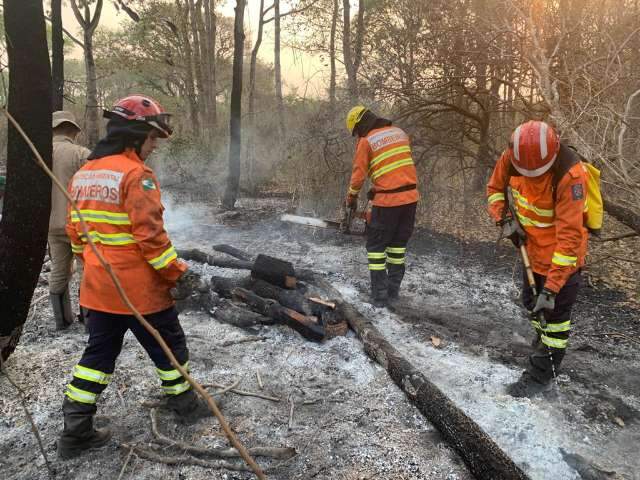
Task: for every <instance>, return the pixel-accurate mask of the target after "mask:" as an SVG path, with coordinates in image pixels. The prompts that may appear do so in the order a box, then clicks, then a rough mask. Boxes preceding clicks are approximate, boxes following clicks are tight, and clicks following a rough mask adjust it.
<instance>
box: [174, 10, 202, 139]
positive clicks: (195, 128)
mask: <svg viewBox="0 0 640 480" xmlns="http://www.w3.org/2000/svg"><path fill="white" fill-rule="evenodd" d="M176 6H177V7H178V12H180V13H181V15H180V19H181V20H180V32H181V40H182V57H183V65H184V70H185V91H186V94H187V100H188V105H189V118H190V119H191V131H192V132H193V134H194V135H195V136H200V117H199V115H198V102H197V101H196V91H195V85H194V77H193V55H192V52H191V40H190V39H189V9H188V7H187V6H186V5H185V6H184V7H183V6H182V3H181V2H180V0H176Z"/></svg>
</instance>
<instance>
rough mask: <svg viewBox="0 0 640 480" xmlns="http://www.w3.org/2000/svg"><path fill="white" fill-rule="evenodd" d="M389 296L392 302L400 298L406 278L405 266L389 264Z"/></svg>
mask: <svg viewBox="0 0 640 480" xmlns="http://www.w3.org/2000/svg"><path fill="white" fill-rule="evenodd" d="M387 272H388V288H387V292H388V296H389V301H390V302H395V301H396V300H398V298H399V296H400V285H401V284H402V279H403V278H404V265H394V264H390V263H388V264H387Z"/></svg>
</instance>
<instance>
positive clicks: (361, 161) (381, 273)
mask: <svg viewBox="0 0 640 480" xmlns="http://www.w3.org/2000/svg"><path fill="white" fill-rule="evenodd" d="M347 129H348V130H349V132H350V133H351V134H352V135H353V136H357V137H358V141H357V145H356V154H355V157H354V159H353V171H352V174H351V182H350V185H349V192H348V194H347V199H346V205H347V208H351V209H355V208H356V206H357V203H358V194H359V193H360V190H361V188H362V186H363V184H364V182H365V180H366V179H367V177H368V178H369V180H370V182H371V185H372V186H371V189H370V190H369V192H368V198H369V200H371V202H372V204H373V209H372V212H371V219H370V221H369V222H368V224H367V256H368V259H369V271H370V274H371V298H372V303H373V304H374V305H375V306H377V307H384V306H387V305H388V304H389V302H393V301H395V300H397V298H398V295H399V292H400V284H401V283H402V278H403V277H404V272H405V255H406V252H407V243H408V241H409V239H410V238H411V234H412V233H413V226H414V223H415V217H416V206H417V204H418V199H419V198H420V195H419V193H418V185H417V184H418V178H417V174H416V167H415V165H414V163H413V159H412V157H411V146H410V143H409V136H408V135H407V134H406V133H405V132H404V131H403V130H401V129H400V128H398V127H396V126H393V125H392V124H391V121H389V120H386V119H384V118H380V117H378V116H376V115H375V114H374V113H373V112H371V111H370V110H369V109H367V108H366V107H364V106H362V105H359V106H356V107H354V108H352V109H351V111H349V114H348V115H347Z"/></svg>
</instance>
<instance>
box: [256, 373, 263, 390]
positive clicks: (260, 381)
mask: <svg viewBox="0 0 640 480" xmlns="http://www.w3.org/2000/svg"><path fill="white" fill-rule="evenodd" d="M256 380H258V387H260V390H264V385H263V384H262V378H260V371H259V370H256Z"/></svg>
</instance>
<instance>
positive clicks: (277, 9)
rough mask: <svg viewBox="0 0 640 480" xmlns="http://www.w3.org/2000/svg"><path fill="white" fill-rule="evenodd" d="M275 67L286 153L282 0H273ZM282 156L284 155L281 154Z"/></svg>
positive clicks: (283, 142) (281, 139) (279, 124)
mask: <svg viewBox="0 0 640 480" xmlns="http://www.w3.org/2000/svg"><path fill="white" fill-rule="evenodd" d="M273 69H274V73H275V84H276V109H277V111H278V136H279V137H280V142H279V145H280V151H281V153H284V149H285V148H286V147H285V145H286V143H285V133H286V132H285V126H284V100H283V97H282V66H281V64H280V0H273ZM281 156H282V155H281Z"/></svg>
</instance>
